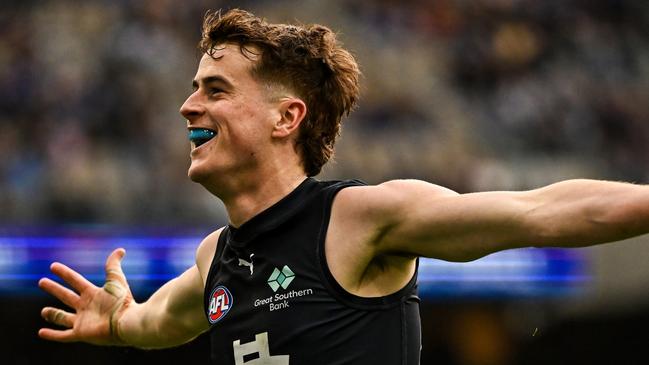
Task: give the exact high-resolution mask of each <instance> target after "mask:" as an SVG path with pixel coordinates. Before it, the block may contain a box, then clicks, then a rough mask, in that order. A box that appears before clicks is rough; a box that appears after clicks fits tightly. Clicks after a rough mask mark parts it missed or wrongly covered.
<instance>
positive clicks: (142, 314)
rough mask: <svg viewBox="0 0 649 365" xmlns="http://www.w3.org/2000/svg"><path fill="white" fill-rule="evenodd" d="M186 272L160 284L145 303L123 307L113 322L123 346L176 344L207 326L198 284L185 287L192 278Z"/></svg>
mask: <svg viewBox="0 0 649 365" xmlns="http://www.w3.org/2000/svg"><path fill="white" fill-rule="evenodd" d="M188 272H189V270H188ZM188 272H185V273H184V274H183V275H181V276H180V277H178V278H176V279H174V280H171V281H170V282H168V283H166V284H165V285H163V286H162V287H161V288H160V289H158V290H157V291H156V292H155V293H154V294H153V295H152V296H151V297H150V298H149V299H148V300H147V301H146V302H144V303H139V304H136V303H133V304H131V305H130V307H129V308H127V310H126V311H125V312H124V314H123V316H122V317H121V318H119V321H118V323H117V325H116V327H117V335H118V336H119V338H120V340H121V341H123V342H124V344H125V345H128V346H134V347H139V348H147V349H153V348H164V347H173V346H178V345H182V344H184V343H186V342H189V341H190V340H192V339H193V338H195V337H196V336H198V335H199V334H200V333H201V332H203V331H204V330H205V329H206V328H207V324H206V322H207V320H206V319H205V318H203V311H202V290H199V289H202V286H201V287H200V288H196V287H195V286H194V285H190V286H188V285H187V284H188V282H191V281H193V280H195V279H196V278H193V277H192V276H193V273H188Z"/></svg>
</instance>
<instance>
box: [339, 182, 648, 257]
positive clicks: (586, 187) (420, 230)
mask: <svg viewBox="0 0 649 365" xmlns="http://www.w3.org/2000/svg"><path fill="white" fill-rule="evenodd" d="M346 190H348V191H346ZM343 193H345V194H346V195H343ZM340 194H341V195H342V196H341V197H340V199H341V200H342V201H347V203H351V204H350V205H348V204H345V206H350V207H353V206H356V207H357V208H355V209H354V208H353V209H352V210H350V212H349V214H355V215H356V218H355V220H359V221H360V225H361V226H363V227H365V228H367V229H369V231H370V232H373V235H372V236H371V237H372V238H371V239H370V241H371V243H370V245H371V246H372V247H373V251H374V255H380V254H387V255H391V254H395V255H407V256H426V257H434V258H440V259H445V260H449V261H470V260H474V259H477V258H480V257H482V256H485V255H488V254H490V253H493V252H496V251H501V250H505V249H510V248H519V247H527V246H536V247H550V246H554V247H581V246H589V245H595V244H600V243H605V242H611V241H617V240H621V239H625V238H629V237H632V236H637V235H641V234H645V233H648V232H649V187H648V186H642V185H634V184H628V183H618V182H607V181H596V180H568V181H563V182H559V183H556V184H552V185H548V186H546V187H543V188H540V189H535V190H530V191H524V192H484V193H473V194H458V193H455V192H453V191H451V190H448V189H445V188H442V187H439V186H436V185H433V184H429V183H425V182H423V181H415V180H397V181H389V182H386V183H384V184H381V185H378V186H369V187H358V188H350V189H345V190H343V191H342V192H341V193H340Z"/></svg>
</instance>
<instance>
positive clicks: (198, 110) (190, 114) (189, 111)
mask: <svg viewBox="0 0 649 365" xmlns="http://www.w3.org/2000/svg"><path fill="white" fill-rule="evenodd" d="M204 110H205V109H204V107H203V105H202V104H201V103H200V101H199V100H198V92H194V93H192V94H191V95H189V96H188V97H187V100H185V102H184V103H183V105H182V106H181V107H180V114H182V116H183V117H185V119H187V120H188V121H192V120H194V119H196V118H198V117H200V116H201V115H203V112H204Z"/></svg>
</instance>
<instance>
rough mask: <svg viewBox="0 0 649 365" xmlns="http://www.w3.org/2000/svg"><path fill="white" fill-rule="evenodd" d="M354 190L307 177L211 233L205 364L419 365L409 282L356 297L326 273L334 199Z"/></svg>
mask: <svg viewBox="0 0 649 365" xmlns="http://www.w3.org/2000/svg"><path fill="white" fill-rule="evenodd" d="M362 184H363V183H362V182H359V181H356V180H350V181H342V182H340V181H339V182H321V181H318V180H315V179H312V178H307V179H306V180H305V181H304V182H303V183H302V184H301V185H300V186H299V187H297V188H296V189H295V190H294V191H292V192H291V193H290V194H289V195H287V196H286V197H284V198H283V199H282V200H280V201H279V202H277V203H276V204H275V205H273V206H271V207H270V208H268V209H266V210H264V211H263V212H261V213H259V214H258V215H256V216H255V217H253V218H252V219H250V220H249V221H247V222H246V223H244V224H242V225H241V226H240V227H239V228H234V227H231V226H228V227H226V228H225V229H224V230H223V231H222V232H221V235H220V237H219V240H218V245H217V249H216V252H215V254H214V258H213V260H212V264H211V267H210V271H209V274H208V278H207V284H206V286H205V300H204V306H205V313H206V315H207V320H208V321H209V323H210V329H209V332H210V342H211V358H212V362H213V363H214V364H219V365H243V364H246V365H265V364H272V365H289V364H290V365H304V364H307V365H343V364H354V365H377V364H386V365H415V364H419V354H420V350H421V330H420V318H419V298H418V297H417V293H416V292H417V288H416V276H417V274H416V273H415V275H414V276H413V278H412V279H411V280H410V282H409V283H408V284H407V285H406V286H405V287H404V288H402V289H401V290H399V291H398V292H396V293H393V294H390V295H388V296H384V297H375V298H364V297H358V296H355V295H352V294H351V293H349V292H347V291H346V290H345V289H343V288H342V287H341V286H340V285H339V284H338V283H337V281H336V280H335V279H334V277H333V276H332V274H331V272H330V271H329V269H328V266H327V262H326V257H325V251H324V242H325V237H326V234H327V228H328V225H329V217H330V213H331V205H332V202H333V199H334V196H335V194H336V193H337V192H339V191H340V190H341V189H343V188H345V187H349V186H358V185H362Z"/></svg>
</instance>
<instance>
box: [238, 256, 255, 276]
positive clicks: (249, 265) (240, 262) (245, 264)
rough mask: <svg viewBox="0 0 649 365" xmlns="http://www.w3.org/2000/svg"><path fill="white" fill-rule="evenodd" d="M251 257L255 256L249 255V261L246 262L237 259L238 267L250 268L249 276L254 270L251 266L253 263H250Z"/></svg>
mask: <svg viewBox="0 0 649 365" xmlns="http://www.w3.org/2000/svg"><path fill="white" fill-rule="evenodd" d="M253 256H255V254H254V253H251V254H250V261H246V260H244V259H239V266H248V267H249V268H250V275H252V273H253V271H254V269H255V268H254V266H253V263H252V257H253Z"/></svg>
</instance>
